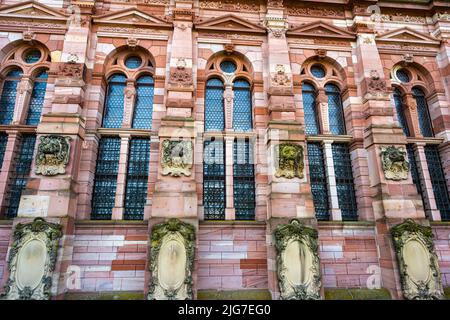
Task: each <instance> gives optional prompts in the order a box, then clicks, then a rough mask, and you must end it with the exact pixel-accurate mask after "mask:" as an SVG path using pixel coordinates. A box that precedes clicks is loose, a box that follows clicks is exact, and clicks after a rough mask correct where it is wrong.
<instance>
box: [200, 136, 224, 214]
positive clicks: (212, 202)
mask: <svg viewBox="0 0 450 320" xmlns="http://www.w3.org/2000/svg"><path fill="white" fill-rule="evenodd" d="M203 207H204V215H205V220H224V219H225V153H224V142H223V141H222V140H214V141H205V144H204V150H203Z"/></svg>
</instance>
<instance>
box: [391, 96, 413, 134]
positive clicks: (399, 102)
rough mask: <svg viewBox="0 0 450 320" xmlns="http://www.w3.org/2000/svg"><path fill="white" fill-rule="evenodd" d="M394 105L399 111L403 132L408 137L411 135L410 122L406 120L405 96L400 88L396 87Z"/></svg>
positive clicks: (399, 120) (398, 115) (398, 116)
mask: <svg viewBox="0 0 450 320" xmlns="http://www.w3.org/2000/svg"><path fill="white" fill-rule="evenodd" d="M394 105H395V111H396V113H397V118H398V122H399V123H400V125H401V127H402V129H403V133H404V134H405V135H406V136H407V137H408V136H409V135H410V132H409V127H408V122H407V121H406V116H405V111H404V108H403V97H402V93H401V91H400V89H399V88H395V89H394Z"/></svg>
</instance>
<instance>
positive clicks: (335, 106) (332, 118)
mask: <svg viewBox="0 0 450 320" xmlns="http://www.w3.org/2000/svg"><path fill="white" fill-rule="evenodd" d="M325 93H326V95H327V97H328V118H329V124H330V132H331V133H332V134H345V120H344V109H343V106H342V100H341V92H340V90H339V88H338V87H337V86H335V85H333V84H327V85H326V86H325Z"/></svg>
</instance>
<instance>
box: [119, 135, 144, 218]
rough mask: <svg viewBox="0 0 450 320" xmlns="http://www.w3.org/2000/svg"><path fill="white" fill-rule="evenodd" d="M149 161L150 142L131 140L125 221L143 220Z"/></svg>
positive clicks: (139, 139) (138, 139) (140, 139)
mask: <svg viewBox="0 0 450 320" xmlns="http://www.w3.org/2000/svg"><path fill="white" fill-rule="evenodd" d="M149 161H150V140H149V139H145V138H133V139H131V141H130V155H129V158H128V172H127V184H126V189H125V205H124V207H125V211H124V219H125V220H142V219H143V218H144V206H145V202H146V199H147V185H148V165H149Z"/></svg>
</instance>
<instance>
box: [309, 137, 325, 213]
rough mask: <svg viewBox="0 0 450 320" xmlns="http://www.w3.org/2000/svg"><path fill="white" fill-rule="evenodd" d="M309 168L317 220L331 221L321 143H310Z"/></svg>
mask: <svg viewBox="0 0 450 320" xmlns="http://www.w3.org/2000/svg"><path fill="white" fill-rule="evenodd" d="M307 149H308V164H309V165H308V167H309V179H310V184H311V192H312V196H313V202H314V208H315V211H316V218H317V220H329V219H330V215H329V204H328V187H327V174H326V171H325V161H324V157H323V149H322V146H321V145H320V143H308V144H307Z"/></svg>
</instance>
